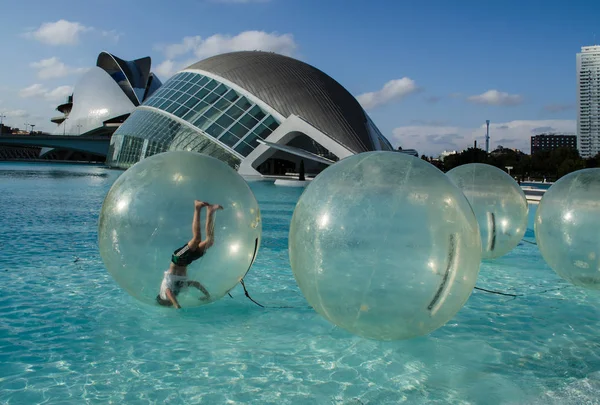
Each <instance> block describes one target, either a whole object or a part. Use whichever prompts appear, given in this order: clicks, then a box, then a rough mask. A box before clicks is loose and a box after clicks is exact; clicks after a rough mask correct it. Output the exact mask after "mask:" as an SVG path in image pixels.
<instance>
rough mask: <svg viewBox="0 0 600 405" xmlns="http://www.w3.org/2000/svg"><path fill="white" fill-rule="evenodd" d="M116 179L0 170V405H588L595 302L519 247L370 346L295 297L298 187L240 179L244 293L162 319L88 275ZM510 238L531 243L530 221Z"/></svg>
mask: <svg viewBox="0 0 600 405" xmlns="http://www.w3.org/2000/svg"><path fill="white" fill-rule="evenodd" d="M120 173H121V172H118V171H111V170H108V169H105V168H103V167H96V166H77V165H67V164H65V165H60V164H51V165H50V164H25V163H0V207H2V208H1V213H2V215H1V217H0V230H1V231H0V252H1V255H0V272H1V274H2V281H3V282H2V287H1V291H2V294H1V295H0V403H2V404H37V403H44V404H71V403H72V404H83V403H94V404H96V403H98V404H106V403H114V404H154V403H156V404H164V403H167V404H179V403H206V404H236V403H252V404H397V403H402V402H405V403H410V404H421V403H428V404H431V403H433V404H436V403H438V404H448V403H452V404H581V403H588V404H592V403H600V402H599V400H598V399H597V398H598V392H600V338H599V337H598V336H600V293H597V292H594V291H587V290H582V289H579V288H576V287H572V286H570V285H568V284H567V283H566V282H564V281H562V280H561V279H560V278H559V277H558V276H556V275H555V273H554V272H553V271H552V270H551V269H550V268H548V267H547V266H546V265H545V263H544V262H543V260H542V258H541V256H540V254H539V252H538V250H537V247H536V246H535V245H533V244H530V243H527V242H523V243H522V244H521V245H520V246H518V247H517V248H516V249H515V250H514V251H513V252H512V253H510V254H509V255H507V256H505V257H503V258H501V259H499V260H496V261H494V262H484V263H483V264H482V268H481V273H480V278H479V281H478V286H479V287H482V288H487V289H491V290H499V291H503V292H508V293H513V294H518V295H520V296H518V297H516V298H515V297H506V296H500V295H495V294H489V293H485V292H482V291H475V292H474V293H473V295H472V296H471V298H470V299H469V301H468V303H467V305H466V306H465V307H464V308H463V309H462V310H461V311H460V312H459V313H458V315H457V316H456V317H455V318H454V319H453V320H452V321H450V322H449V323H448V324H447V325H446V326H445V327H443V328H441V329H439V330H437V331H435V332H434V333H432V334H431V335H429V336H427V337H422V338H418V339H413V340H410V341H402V342H390V343H382V342H375V341H370V340H365V339H361V338H358V337H355V336H352V335H350V334H348V333H346V332H345V331H343V330H340V329H339V328H336V327H334V326H332V325H331V324H329V323H327V322H326V321H325V320H324V319H322V318H321V317H320V316H318V315H317V314H316V313H315V312H314V311H313V310H312V309H311V308H310V307H308V305H307V303H306V301H305V300H304V298H303V297H302V295H301V293H300V291H299V289H298V287H297V285H296V283H295V281H294V278H293V276H292V273H291V269H290V267H289V263H288V259H287V232H288V226H289V221H290V219H291V216H292V211H293V208H294V204H295V202H296V201H297V199H298V197H299V196H300V193H301V191H302V189H298V188H288V187H276V186H274V185H273V184H272V183H266V182H252V183H251V188H252V189H253V191H254V192H255V194H256V196H257V199H258V200H259V203H260V206H261V211H262V215H263V243H262V246H261V250H260V252H259V255H258V257H257V261H256V263H255V265H254V267H253V269H252V270H251V271H250V273H249V274H248V276H247V278H246V285H247V287H248V290H249V292H250V293H251V295H252V297H253V298H254V299H255V300H257V301H258V302H260V303H262V304H264V305H267V306H291V307H293V308H279V309H277V308H266V309H264V308H260V307H258V306H256V305H255V304H253V303H252V302H250V301H249V300H248V299H246V298H245V297H244V294H243V291H242V290H241V288H239V287H237V288H236V289H234V290H233V292H232V295H233V297H234V298H233V299H230V298H227V299H222V300H221V301H219V302H216V303H214V304H212V305H209V306H206V307H202V308H198V309H190V310H182V311H173V310H167V309H163V308H158V307H150V306H146V305H144V304H141V303H138V302H137V301H135V300H134V299H133V298H130V297H129V296H127V295H126V294H125V293H124V292H123V291H121V289H120V288H119V287H118V286H117V285H116V283H115V282H114V281H113V280H112V278H111V277H110V276H109V275H108V274H107V273H106V271H105V270H104V268H103V265H102V261H101V259H100V256H99V253H98V251H97V245H96V225H97V223H96V221H97V218H98V213H99V210H100V206H101V204H102V200H103V198H104V195H105V194H106V192H107V191H108V189H109V188H110V186H111V184H112V183H113V182H114V180H115V179H116V178H117V176H118V175H119V174H120ZM535 208H536V206H535V205H532V206H530V209H531V212H530V223H529V228H530V230H528V231H527V234H526V236H525V240H526V241H534V236H533V231H532V230H531V229H532V228H533V213H534V212H535Z"/></svg>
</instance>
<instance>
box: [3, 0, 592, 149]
mask: <svg viewBox="0 0 600 405" xmlns="http://www.w3.org/2000/svg"><path fill="white" fill-rule="evenodd" d="M599 15H600V2H592V1H570V2H566V1H554V0H546V1H537V0H521V1H514V0H501V1H500V0H490V1H472V0H457V1H447V0H431V1H428V0H422V1H400V0H398V1H392V0H388V1H376V0H372V1H369V2H368V1H366V0H362V1H359V0H319V1H317V0H195V1H192V0H177V1H169V2H167V1H133V0H132V1H123V0H119V1H116V0H103V1H101V2H100V1H93V0H87V1H75V0H72V1H66V0H53V1H47V0H39V1H28V0H25V1H20V2H10V3H7V4H4V5H3V17H4V18H3V23H2V24H0V38H2V48H1V52H2V55H3V58H2V60H3V62H2V64H1V65H0V114H1V113H2V112H3V113H4V115H6V116H7V118H5V121H6V123H7V124H8V125H13V126H17V127H23V126H24V123H25V122H30V123H34V124H36V129H43V130H47V131H51V130H52V129H53V128H54V124H52V123H51V122H49V118H50V117H52V116H55V115H59V113H58V112H56V111H54V108H55V107H56V105H57V104H58V103H59V102H61V101H62V100H63V99H64V98H65V97H66V95H67V94H70V92H71V91H72V88H73V86H74V85H75V84H76V82H77V77H78V76H79V75H80V74H81V73H82V72H83V71H85V69H86V68H89V67H91V66H93V65H94V64H95V61H96V57H97V55H98V53H99V52H100V51H101V50H106V51H109V52H111V53H113V54H115V55H117V56H119V57H121V58H124V59H135V58H139V57H143V56H151V57H152V62H153V70H154V71H155V72H156V73H157V74H158V75H159V77H160V78H161V80H163V82H164V81H165V80H166V79H167V78H168V76H169V75H170V74H172V73H173V72H175V71H177V69H180V68H182V67H185V66H186V65H187V64H190V63H192V62H194V61H197V60H200V59H202V58H205V57H208V56H210V55H212V54H215V53H221V52H228V51H232V50H241V49H264V50H271V51H275V52H280V53H283V54H287V55H290V56H293V57H296V58H298V59H301V60H303V61H305V62H307V63H310V64H312V65H313V66H316V67H317V68H319V69H321V70H323V71H324V72H326V73H327V74H329V75H330V76H332V77H333V78H335V79H336V80H338V81H339V82H340V83H341V84H342V85H343V86H345V87H346V88H347V89H348V90H349V91H350V92H351V93H352V94H354V95H355V96H356V97H357V98H358V99H359V101H360V102H361V103H362V104H363V106H364V107H365V109H366V110H367V112H368V113H369V115H370V116H371V117H372V118H373V120H374V121H375V123H376V124H377V126H378V127H379V128H380V129H381V131H382V132H383V133H384V134H385V135H386V136H387V137H388V138H389V139H390V141H392V143H393V144H394V145H395V146H398V145H400V146H402V147H403V148H416V149H418V151H419V152H420V153H425V154H427V155H437V154H439V153H440V152H441V151H443V150H451V149H462V148H464V147H466V146H468V145H472V143H473V140H475V139H477V140H478V142H479V143H480V144H482V142H483V134H484V127H485V120H486V119H489V120H491V122H492V124H491V137H492V141H491V145H492V147H496V146H497V145H499V144H500V145H503V146H505V147H515V148H520V149H522V150H523V151H525V152H529V137H530V136H531V135H532V134H533V133H536V132H539V131H544V130H547V131H555V132H572V133H574V132H575V129H576V118H577V113H576V110H575V105H576V87H575V83H576V72H575V55H576V53H577V52H579V50H580V48H581V46H586V45H593V44H594V42H600V24H599V23H598V16H599ZM596 35H597V38H596ZM596 39H597V41H596Z"/></svg>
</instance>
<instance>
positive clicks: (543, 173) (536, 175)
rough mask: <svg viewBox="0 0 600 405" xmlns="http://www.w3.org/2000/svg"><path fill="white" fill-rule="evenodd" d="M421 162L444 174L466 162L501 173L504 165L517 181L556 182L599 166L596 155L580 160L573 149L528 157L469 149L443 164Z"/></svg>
mask: <svg viewBox="0 0 600 405" xmlns="http://www.w3.org/2000/svg"><path fill="white" fill-rule="evenodd" d="M421 159H424V160H427V161H428V162H430V163H431V164H433V165H435V166H437V167H438V168H439V169H440V170H442V171H444V172H447V171H448V170H451V169H453V168H455V167H456V166H460V165H464V164H467V163H486V164H489V165H493V166H496V167H499V168H500V169H502V170H504V171H507V169H506V167H507V166H508V167H512V169H511V170H510V174H511V175H512V176H513V177H515V178H517V179H519V180H521V181H526V180H528V179H531V180H543V179H546V180H547V181H556V180H558V179H559V178H561V177H562V176H564V175H565V174H568V173H571V172H574V171H577V170H580V169H585V168H590V167H600V153H599V154H597V155H596V156H594V157H593V158H589V159H583V158H581V156H579V152H578V151H577V149H573V148H558V149H554V150H542V151H538V152H535V153H534V154H532V155H526V154H525V153H523V152H517V151H514V150H512V149H502V150H501V151H494V152H492V153H490V154H488V153H486V152H485V151H484V150H482V149H479V148H469V149H467V150H464V151H462V152H460V153H456V154H454V155H450V156H446V158H445V159H444V160H443V161H442V160H438V159H433V158H431V157H427V156H425V155H423V156H421Z"/></svg>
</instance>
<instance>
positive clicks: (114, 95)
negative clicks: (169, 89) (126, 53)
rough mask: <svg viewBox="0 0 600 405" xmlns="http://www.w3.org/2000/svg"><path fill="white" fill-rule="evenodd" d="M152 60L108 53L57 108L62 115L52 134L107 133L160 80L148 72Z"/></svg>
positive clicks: (55, 120)
mask: <svg viewBox="0 0 600 405" xmlns="http://www.w3.org/2000/svg"><path fill="white" fill-rule="evenodd" d="M150 65H151V59H150V57H145V58H141V59H136V60H134V61H126V60H123V59H120V58H118V57H116V56H114V55H111V54H110V53H107V52H101V53H100V55H98V59H97V61H96V66H94V67H93V68H91V69H90V70H88V71H87V72H86V73H85V74H83V75H82V76H81V77H80V78H79V81H78V82H77V83H76V84H75V87H74V90H73V95H72V96H70V97H69V99H68V101H67V102H66V103H64V104H61V105H59V106H58V107H57V110H58V111H60V112H61V113H63V114H64V115H63V116H60V117H55V118H53V119H52V122H55V123H57V124H59V125H58V127H57V128H56V130H55V131H54V135H83V134H88V135H95V134H98V135H99V134H107V135H110V134H111V133H112V132H114V130H115V129H116V127H118V125H120V124H121V123H122V122H123V121H125V119H126V118H127V117H128V116H129V114H130V113H131V112H132V111H133V110H134V109H135V107H137V106H139V105H140V104H141V103H143V102H144V100H146V99H147V98H148V97H149V96H150V95H151V94H152V93H153V92H154V91H155V90H156V89H158V88H159V87H160V86H161V85H162V83H161V82H160V80H159V79H158V78H157V77H156V76H155V75H154V74H153V73H152V72H150Z"/></svg>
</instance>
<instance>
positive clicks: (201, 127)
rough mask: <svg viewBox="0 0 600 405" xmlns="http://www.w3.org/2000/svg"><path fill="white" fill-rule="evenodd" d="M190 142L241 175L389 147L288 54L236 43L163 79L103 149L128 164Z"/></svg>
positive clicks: (316, 166) (315, 166)
mask: <svg viewBox="0 0 600 405" xmlns="http://www.w3.org/2000/svg"><path fill="white" fill-rule="evenodd" d="M170 150H190V151H197V152H201V153H206V154H209V155H211V156H214V157H216V158H219V159H221V160H222V161H224V162H226V163H227V164H229V165H230V166H231V167H233V168H235V169H236V170H238V172H239V173H240V174H242V175H246V176H253V175H283V174H285V173H286V172H289V171H295V170H297V168H298V165H299V164H300V161H304V164H305V167H306V172H307V173H318V172H319V171H321V170H322V169H323V168H324V167H326V166H327V165H329V164H331V163H333V162H335V161H337V160H338V159H342V158H344V157H347V156H350V155H352V154H356V153H360V152H366V151H371V150H393V147H392V145H391V144H390V143H389V141H388V140H387V139H386V138H385V137H384V136H383V135H382V134H381V132H380V131H379V130H378V129H377V127H376V126H375V125H374V124H373V122H372V121H371V119H370V118H369V116H368V115H367V114H366V112H365V111H364V110H363V108H362V107H361V106H360V104H359V103H358V101H357V100H356V99H355V98H354V97H353V96H352V95H351V94H350V93H349V92H348V91H347V90H346V89H344V87H342V86H341V85H340V84H339V83H338V82H336V81H335V80H334V79H332V78H331V77H329V76H328V75H326V74H325V73H323V72H321V71H320V70H318V69H316V68H314V67H312V66H310V65H308V64H306V63H304V62H301V61H298V60H296V59H293V58H289V57H286V56H282V55H278V54H275V53H270V52H259V51H244V52H232V53H226V54H221V55H217V56H213V57H211V58H208V59H205V60H203V61H200V62H198V63H195V64H193V65H191V66H189V67H188V68H186V69H184V70H183V71H181V72H179V73H177V74H175V75H174V76H173V77H171V78H170V79H169V80H168V81H167V82H166V83H165V84H164V85H163V86H162V87H161V88H159V89H158V90H157V91H156V92H154V93H153V94H152V96H151V97H149V98H148V99H147V100H146V101H145V102H144V103H143V104H142V105H140V106H139V107H137V108H136V109H135V111H134V112H133V113H132V114H131V116H130V117H129V118H128V119H127V120H126V121H125V122H124V123H123V124H122V125H121V126H120V127H119V129H118V130H117V131H116V132H115V133H114V134H113V137H112V139H111V145H110V149H109V153H108V156H107V164H108V165H109V166H112V167H119V168H127V167H130V166H131V165H133V164H135V163H136V162H138V161H140V160H141V159H144V158H146V157H148V156H151V155H154V154H156V153H160V152H165V151H170Z"/></svg>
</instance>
